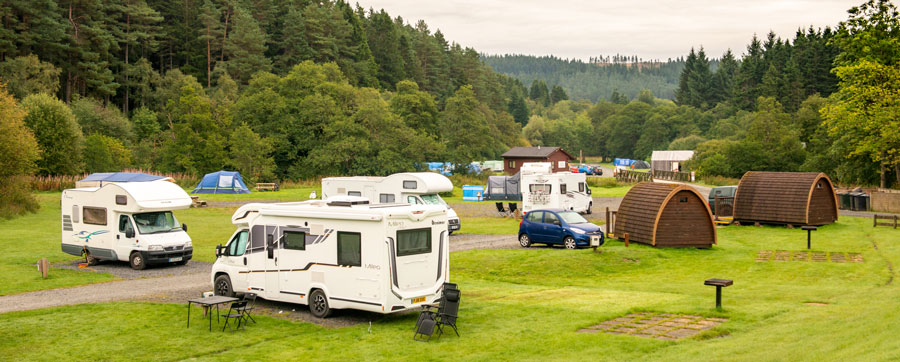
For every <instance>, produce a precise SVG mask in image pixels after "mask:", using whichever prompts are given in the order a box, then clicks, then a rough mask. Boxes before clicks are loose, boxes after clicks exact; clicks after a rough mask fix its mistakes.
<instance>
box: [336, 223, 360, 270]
mask: <svg viewBox="0 0 900 362" xmlns="http://www.w3.org/2000/svg"><path fill="white" fill-rule="evenodd" d="M337 239H338V245H337V254H338V265H348V266H362V235H360V233H348V232H343V231H338V235H337Z"/></svg>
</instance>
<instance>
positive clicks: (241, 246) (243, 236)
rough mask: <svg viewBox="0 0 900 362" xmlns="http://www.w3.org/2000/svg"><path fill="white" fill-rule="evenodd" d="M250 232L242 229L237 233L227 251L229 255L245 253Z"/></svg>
mask: <svg viewBox="0 0 900 362" xmlns="http://www.w3.org/2000/svg"><path fill="white" fill-rule="evenodd" d="M249 234H250V233H249V232H247V230H241V232H239V233H238V234H237V235H235V236H234V238H233V239H231V242H230V243H228V247H227V252H228V255H229V256H241V255H244V251H246V250H247V239H248V237H249V236H250V235H249Z"/></svg>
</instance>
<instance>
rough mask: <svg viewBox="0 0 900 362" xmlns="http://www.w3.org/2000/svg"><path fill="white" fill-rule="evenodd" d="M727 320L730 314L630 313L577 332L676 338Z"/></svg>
mask: <svg viewBox="0 0 900 362" xmlns="http://www.w3.org/2000/svg"><path fill="white" fill-rule="evenodd" d="M727 320H728V319H727V318H711V317H703V316H699V315H689V314H670V313H631V314H629V315H626V316H624V317H619V318H616V319H611V320H608V321H604V322H602V323H600V324H598V325H595V326H590V327H587V328H584V329H579V330H578V332H579V333H597V332H605V333H609V334H625V335H629V336H636V337H644V338H653V339H661V340H666V341H674V340H678V339H682V338H688V337H692V336H694V335H696V334H698V333H700V332H703V331H704V330H707V329H710V328H713V327H715V326H717V325H719V324H722V323H723V322H725V321H727Z"/></svg>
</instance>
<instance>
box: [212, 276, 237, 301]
mask: <svg viewBox="0 0 900 362" xmlns="http://www.w3.org/2000/svg"><path fill="white" fill-rule="evenodd" d="M213 292H214V293H215V294H216V295H221V296H223V297H233V296H234V289H231V278H229V277H228V275H227V274H222V275H219V276H217V277H216V284H215V288H214V291H213Z"/></svg>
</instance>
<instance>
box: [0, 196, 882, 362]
mask: <svg viewBox="0 0 900 362" xmlns="http://www.w3.org/2000/svg"><path fill="white" fill-rule="evenodd" d="M207 212H211V211H207ZM179 217H182V216H179ZM188 217H189V216H184V217H182V218H188ZM192 217H196V218H197V219H196V220H197V221H200V220H202V219H203V218H205V217H211V216H210V215H193V216H192ZM510 220H511V219H510ZM869 222H870V221H869V220H868V219H863V218H851V217H844V218H842V219H841V220H840V222H839V223H837V224H834V225H828V226H825V227H822V228H820V230H819V231H816V232H815V233H814V235H813V250H819V251H844V252H861V253H862V255H863V257H864V258H865V262H864V263H834V262H797V261H792V262H776V261H768V262H756V261H755V260H754V259H755V257H756V254H757V251H759V250H803V249H804V248H805V243H806V238H805V236H806V235H805V233H804V232H803V231H802V230H799V229H786V228H781V227H752V226H744V227H736V226H729V227H726V228H723V229H719V245H717V246H715V247H714V248H712V249H709V250H697V249H674V250H662V249H653V248H650V247H646V246H643V245H639V244H632V246H631V247H629V248H625V247H624V245H623V244H622V243H621V242H618V241H610V242H608V243H607V244H606V245H604V246H603V247H602V248H601V249H602V253H593V252H592V251H591V250H590V249H583V250H576V251H569V250H563V249H559V248H556V249H545V248H534V249H513V250H470V251H465V252H456V253H453V254H452V255H451V278H452V280H453V281H455V282H457V283H459V285H460V288H461V289H462V309H461V312H460V320H459V326H460V333H461V334H462V337H456V336H455V335H452V336H447V335H445V336H444V337H443V338H441V339H440V340H437V341H432V342H430V343H418V342H414V341H412V328H413V325H414V324H415V315H412V314H406V315H393V316H388V317H385V318H383V319H380V320H375V321H373V322H372V324H371V327H370V326H369V324H367V323H363V324H360V325H357V326H352V327H345V328H337V329H325V328H322V327H318V326H315V325H311V324H308V323H295V322H289V321H283V320H279V319H273V318H269V317H259V318H257V320H258V321H259V322H260V323H259V324H257V325H251V326H249V327H248V329H247V330H246V331H242V332H239V333H235V334H231V333H225V334H222V333H220V332H213V334H210V333H209V332H207V331H206V326H205V324H203V323H201V322H200V319H199V318H198V319H196V320H195V321H196V324H193V325H192V326H191V328H190V329H189V330H188V329H185V327H184V325H183V323H184V318H185V308H184V306H183V305H165V304H147V303H109V304H97V305H80V306H72V307H62V308H54V309H47V310H37V311H29V312H18V313H7V314H2V315H0V333H3V335H5V336H7V338H4V339H0V355H3V356H7V357H8V358H9V359H19V360H59V359H67V357H69V356H90V355H93V356H102V357H101V358H103V359H117V360H125V359H129V360H133V359H137V360H148V359H153V360H172V359H186V358H197V359H200V360H234V359H254V360H256V359H274V360H283V359H336V358H337V359H342V360H373V359H374V360H388V359H389V360H423V359H425V360H431V359H465V360H522V359H524V360H548V359H557V360H558V359H565V360H584V359H587V358H589V359H602V360H859V361H872V360H892V359H894V360H895V359H898V358H900V339H898V338H896V330H897V328H896V321H897V320H898V317H900V316H898V314H900V310H898V308H897V302H896V300H897V299H898V297H900V288H898V283H900V281H897V280H894V279H895V278H896V273H895V272H894V271H893V269H892V268H893V266H900V245H898V244H897V242H896V241H897V240H900V231H896V230H893V229H887V228H885V229H880V228H879V229H873V228H872V227H871V225H869ZM876 245H877V248H876V247H875V246H876ZM714 277H718V278H727V279H733V280H734V281H735V284H734V286H732V287H729V288H726V289H725V290H724V298H723V299H724V306H725V308H724V310H723V311H721V312H720V311H716V310H715V309H714V308H713V301H714V289H713V288H712V287H708V286H704V285H703V280H704V279H707V278H714ZM808 302H817V303H823V304H825V305H808V304H806V303H808ZM298 308H299V306H298ZM636 311H652V312H663V313H689V314H699V315H704V316H717V317H724V318H728V321H727V322H725V323H724V324H722V325H720V326H718V327H716V328H714V329H712V330H708V331H705V332H703V333H701V334H700V335H698V336H695V337H693V338H689V339H686V340H681V341H660V340H654V339H645V338H639V337H632V336H621V335H612V334H604V333H576V330H578V329H580V328H584V327H586V326H590V325H593V324H597V323H599V322H601V321H603V320H607V319H611V318H615V317H618V316H622V315H625V314H627V313H630V312H636ZM375 317H376V316H374V315H373V319H374V318H375ZM90 326H98V327H95V328H91V327H90ZM99 326H102V328H99ZM86 340H92V341H93V340H100V341H103V345H102V354H98V353H100V352H99V350H98V345H97V344H95V343H81V342H83V341H86Z"/></svg>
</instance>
